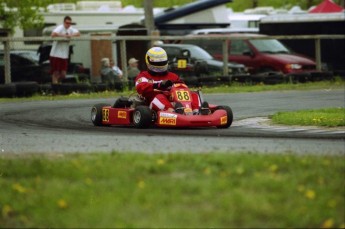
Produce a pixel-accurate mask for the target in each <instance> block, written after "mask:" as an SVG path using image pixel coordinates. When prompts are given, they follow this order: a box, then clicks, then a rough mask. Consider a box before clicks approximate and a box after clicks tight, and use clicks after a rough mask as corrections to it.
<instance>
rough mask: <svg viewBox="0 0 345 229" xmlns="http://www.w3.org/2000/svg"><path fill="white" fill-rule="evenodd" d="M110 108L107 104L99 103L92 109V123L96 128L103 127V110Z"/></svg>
mask: <svg viewBox="0 0 345 229" xmlns="http://www.w3.org/2000/svg"><path fill="white" fill-rule="evenodd" d="M107 106H110V105H109V104H106V103H98V104H96V105H94V106H93V107H92V109H91V121H92V123H93V125H94V126H103V124H102V108H103V107H107Z"/></svg>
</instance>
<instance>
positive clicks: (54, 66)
mask: <svg viewBox="0 0 345 229" xmlns="http://www.w3.org/2000/svg"><path fill="white" fill-rule="evenodd" d="M71 24H72V19H71V17H69V16H66V17H65V18H64V20H63V24H62V25H59V26H57V27H56V28H55V29H54V30H53V32H52V34H51V37H64V38H66V40H64V41H54V42H53V46H52V49H51V51H50V66H51V72H52V83H53V84H57V83H59V81H60V80H62V79H64V78H65V77H66V72H67V67H68V57H69V40H68V39H70V38H71V37H77V36H80V32H79V31H78V30H77V29H75V28H73V27H71Z"/></svg>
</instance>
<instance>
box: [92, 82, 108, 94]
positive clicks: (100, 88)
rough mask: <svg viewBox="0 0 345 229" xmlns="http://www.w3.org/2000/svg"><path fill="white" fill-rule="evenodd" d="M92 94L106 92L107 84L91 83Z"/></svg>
mask: <svg viewBox="0 0 345 229" xmlns="http://www.w3.org/2000/svg"><path fill="white" fill-rule="evenodd" d="M91 88H92V91H93V92H102V91H106V90H107V84H105V83H93V84H92V85H91Z"/></svg>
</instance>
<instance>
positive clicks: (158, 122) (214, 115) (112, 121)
mask: <svg viewBox="0 0 345 229" xmlns="http://www.w3.org/2000/svg"><path fill="white" fill-rule="evenodd" d="M194 92H196V93H197V94H198V98H199V100H200V104H203V103H204V101H203V96H202V93H201V91H200V90H197V91H194ZM161 93H165V94H166V95H167V96H169V97H168V98H169V99H170V101H171V102H172V103H173V104H176V103H179V104H182V106H183V107H182V113H176V112H168V111H158V112H156V111H154V110H151V109H150V108H149V106H148V104H147V103H146V101H145V100H143V99H142V98H140V96H139V95H137V94H135V95H134V96H133V95H131V96H129V97H120V98H118V99H117V100H116V101H115V103H114V105H109V104H104V103H100V104H96V105H94V106H93V107H92V109H91V121H92V123H93V124H94V125H95V126H110V125H121V126H134V127H137V128H149V127H150V126H157V127H168V128H176V127H179V128H187V127H217V128H229V127H230V126H231V124H232V121H233V113H232V110H231V108H230V107H229V106H217V105H213V104H208V108H209V109H208V112H207V114H205V113H202V112H201V113H199V114H193V113H192V109H191V98H192V95H191V93H192V91H191V90H190V89H189V88H188V86H187V85H186V84H184V83H175V84H173V85H172V87H171V89H170V90H169V91H161Z"/></svg>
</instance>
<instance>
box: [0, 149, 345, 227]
mask: <svg viewBox="0 0 345 229" xmlns="http://www.w3.org/2000/svg"><path fill="white" fill-rule="evenodd" d="M344 171H345V163H344V158H343V156H311V155H309V156H298V155H292V154H284V155H281V154H280V155H267V154H264V155H262V154H261V155H260V154H251V153H233V154H225V153H216V152H215V153H210V154H184V153H180V154H153V155H152V154H151V155H150V154H135V153H126V154H120V153H116V152H114V153H111V154H103V153H94V154H83V155H82V154H76V155H71V154H63V155H48V154H47V155H31V156H27V155H26V156H13V155H12V156H11V155H2V156H1V158H0V174H1V175H0V187H1V189H0V211H1V215H0V227H3V228H12V227H17V228H19V227H20V228H22V227H53V228H65V227H70V228H76V227H79V228H80V227H81V228H106V227H111V228H115V227H120V228H124V227H131V228H152V227H155V228H163V227H165V228H167V227H169V228H188V227H192V228H201V227H202V228H207V227H219V228H220V227H223V228H224V227H226V228H234V227H235V228H240V227H245V228H258V227H262V228H289V227H291V228H296V227H301V228H318V227H329V228H331V227H344V226H345V219H344V214H345V211H344V208H345V207H344V201H345V197H344Z"/></svg>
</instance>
